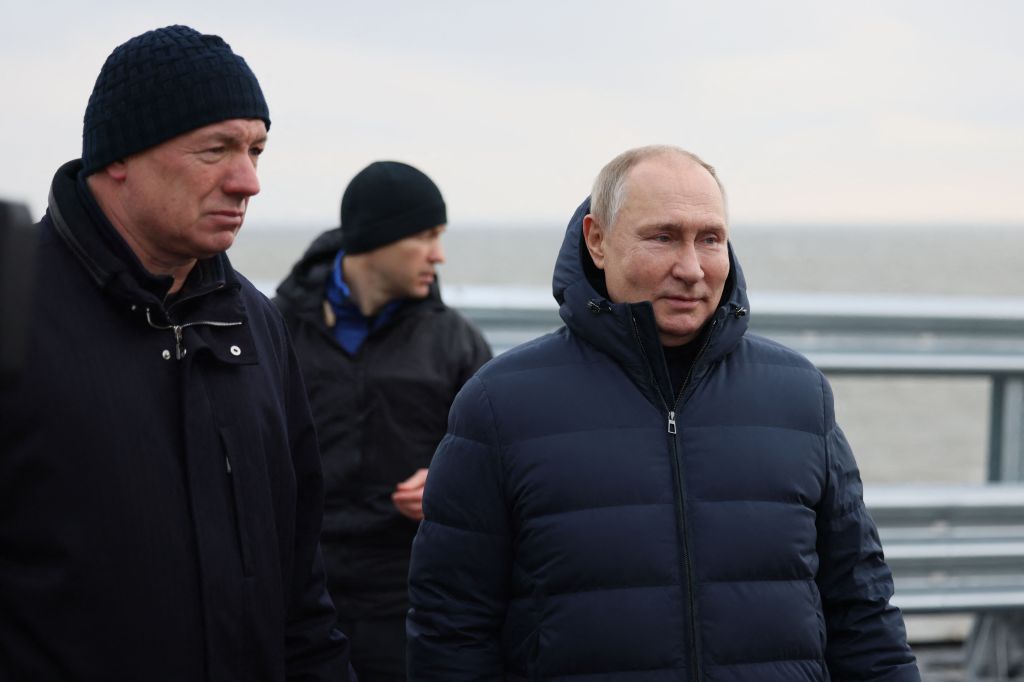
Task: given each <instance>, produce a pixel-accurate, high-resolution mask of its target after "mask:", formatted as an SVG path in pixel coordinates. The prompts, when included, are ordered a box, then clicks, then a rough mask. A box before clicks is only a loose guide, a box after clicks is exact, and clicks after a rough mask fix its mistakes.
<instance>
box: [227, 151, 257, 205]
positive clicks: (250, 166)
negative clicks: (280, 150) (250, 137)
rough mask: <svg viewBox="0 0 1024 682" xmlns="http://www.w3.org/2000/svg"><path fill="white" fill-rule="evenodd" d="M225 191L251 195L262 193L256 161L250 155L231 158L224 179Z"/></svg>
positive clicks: (243, 195) (236, 194)
mask: <svg viewBox="0 0 1024 682" xmlns="http://www.w3.org/2000/svg"><path fill="white" fill-rule="evenodd" d="M224 193H225V194H231V195H235V196H242V197H251V196H253V195H256V194H259V193H260V180H259V177H257V175H256V162H255V160H254V159H252V158H251V157H249V156H248V155H241V154H239V155H237V156H236V157H234V158H233V159H232V160H231V166H230V168H228V175H227V177H226V178H225V180H224Z"/></svg>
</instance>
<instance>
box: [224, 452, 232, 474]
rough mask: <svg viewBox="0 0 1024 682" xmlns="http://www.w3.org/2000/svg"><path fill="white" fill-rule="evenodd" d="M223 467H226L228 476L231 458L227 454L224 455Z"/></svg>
mask: <svg viewBox="0 0 1024 682" xmlns="http://www.w3.org/2000/svg"><path fill="white" fill-rule="evenodd" d="M224 468H225V469H227V472H228V476H230V475H231V459H230V458H229V457H228V456H227V455H224Z"/></svg>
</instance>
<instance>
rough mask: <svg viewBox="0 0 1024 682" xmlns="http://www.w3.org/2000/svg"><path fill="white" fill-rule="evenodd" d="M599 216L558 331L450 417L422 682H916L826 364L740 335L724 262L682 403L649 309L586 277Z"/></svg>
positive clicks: (743, 318) (576, 265) (738, 310)
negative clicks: (610, 296) (722, 284)
mask: <svg viewBox="0 0 1024 682" xmlns="http://www.w3.org/2000/svg"><path fill="white" fill-rule="evenodd" d="M588 210H589V202H584V204H583V205H582V206H581V207H580V208H579V209H578V210H577V212H576V214H575V215H574V216H573V219H572V221H571V222H570V225H569V229H568V231H567V234H566V238H565V242H564V244H563V246H562V250H561V253H560V254H559V257H558V262H557V264H556V268H555V277H554V293H555V298H556V299H557V300H558V302H559V304H560V306H561V316H562V319H563V320H564V321H565V327H564V328H562V329H560V330H558V331H556V332H554V333H552V334H549V335H547V336H544V337H541V338H539V339H536V340H535V341H532V342H530V343H527V344H525V345H523V346H520V347H518V348H517V349H513V350H511V351H509V352H507V353H505V354H504V355H502V356H500V357H499V358H497V359H496V360H494V361H492V362H491V363H489V364H488V365H485V366H484V368H483V369H482V370H481V371H480V372H479V373H478V374H477V375H476V376H475V377H474V378H473V379H472V380H470V382H469V383H467V384H466V386H465V388H464V389H463V390H462V392H461V393H460V394H459V396H458V398H457V399H456V402H455V404H454V406H453V407H452V410H451V415H450V419H449V427H448V434H447V435H446V436H445V438H444V440H443V441H442V443H441V445H440V447H439V448H438V451H437V454H436V455H435V457H434V460H433V465H432V467H431V473H430V478H429V480H428V484H427V490H426V500H425V504H424V509H425V513H426V519H425V521H424V522H423V523H422V524H421V526H420V529H419V532H418V534H417V537H416V540H415V543H414V546H413V559H412V568H411V573H410V598H411V602H412V606H413V608H412V610H411V611H410V615H409V621H408V630H409V638H410V639H409V666H410V668H409V669H410V679H411V680H443V681H444V682H456V681H458V680H510V681H518V680H571V681H572V682H590V681H595V682H596V681H598V680H599V681H600V682H615V681H619V680H629V681H630V682H661V681H668V680H709V681H710V680H714V681H721V682H736V681H739V680H751V681H757V682H776V681H777V682H783V681H785V682H796V681H800V680H830V679H831V680H900V681H903V680H915V681H916V680H919V674H918V672H917V668H916V665H915V662H914V658H913V656H912V655H911V653H910V651H909V649H908V647H907V644H906V634H905V631H904V627H903V621H902V617H901V615H900V613H899V611H898V610H897V609H896V608H895V607H893V606H891V605H890V604H889V597H890V596H891V595H892V589H893V588H892V578H891V575H890V572H889V569H888V567H887V566H886V564H885V562H884V560H883V558H882V551H881V547H880V545H879V541H878V535H877V532H876V529H875V526H874V524H873V522H872V521H871V518H870V517H869V516H868V514H867V512H866V511H865V509H864V504H863V501H862V499H861V483H860V476H859V473H858V471H857V466H856V463H855V462H854V459H853V455H852V453H851V452H850V448H849V446H848V444H847V442H846V439H845V438H844V436H843V433H842V431H841V430H840V429H839V427H838V426H837V425H836V423H835V418H834V414H833V405H832V394H831V391H830V389H829V386H828V383H827V382H826V381H825V379H824V377H823V376H822V375H821V373H820V372H819V371H818V370H817V369H815V368H814V367H813V366H812V365H811V364H810V363H809V362H808V361H807V360H806V359H804V358H803V357H802V356H800V355H799V354H797V353H795V352H793V351H791V350H788V349H787V348H784V347H782V346H780V345H778V344H776V343H773V342H771V341H768V340H766V339H764V338H759V337H757V336H754V335H753V334H747V333H746V328H747V320H748V319H749V318H748V316H747V314H746V310H747V299H746V292H745V284H744V280H743V275H742V272H741V271H740V269H739V266H738V264H737V262H736V260H735V257H733V258H732V274H731V276H730V284H729V285H728V286H727V289H726V291H727V294H726V295H725V296H724V298H723V303H722V305H721V306H720V307H719V309H718V311H717V312H716V314H715V315H714V317H713V318H712V320H711V322H710V323H709V324H710V329H709V333H708V334H707V335H706V336H705V341H704V345H703V347H702V348H701V350H700V353H699V355H698V357H697V359H696V360H695V362H694V366H693V369H692V370H691V373H690V376H689V378H688V379H687V381H686V383H685V385H684V386H683V388H682V391H681V393H680V395H679V397H678V399H677V398H676V396H674V395H673V392H672V389H671V384H670V382H669V377H668V371H667V369H666V366H665V362H664V360H663V354H662V352H661V346H660V343H659V340H658V334H657V328H656V326H655V321H654V315H653V310H652V308H651V306H650V304H649V303H640V304H612V303H610V302H608V301H607V300H606V299H604V298H603V297H601V296H600V295H599V294H598V293H597V292H596V291H595V289H594V287H593V286H592V284H591V283H590V282H589V281H588V279H587V277H586V276H585V274H584V266H583V258H584V257H586V258H589V256H584V255H583V254H584V253H585V251H583V247H582V246H581V240H580V234H581V224H582V218H583V216H584V215H585V214H586V212H587V211H588ZM673 418H674V419H673ZM671 421H674V422H675V423H674V424H670V422H671ZM673 431H674V432H673Z"/></svg>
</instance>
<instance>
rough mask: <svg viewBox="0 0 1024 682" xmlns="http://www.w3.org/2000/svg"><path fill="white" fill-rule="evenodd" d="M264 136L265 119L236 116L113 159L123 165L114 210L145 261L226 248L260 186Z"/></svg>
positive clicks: (118, 168) (171, 260)
mask: <svg viewBox="0 0 1024 682" xmlns="http://www.w3.org/2000/svg"><path fill="white" fill-rule="evenodd" d="M266 141H267V128H266V125H265V124H264V123H263V121H261V120H258V119H232V120H229V121H221V122H220V123H214V124H212V125H208V126H204V127H202V128H197V129H196V130H193V131H191V132H188V133H185V134H184V135H179V136H178V137H175V138H173V139H170V140H168V141H167V142H164V143H162V144H160V145H157V146H156V147H152V148H150V149H147V150H145V151H143V152H140V153H138V154H133V155H132V156H129V157H128V158H126V159H125V160H124V161H122V162H118V163H117V164H113V165H112V167H111V168H114V169H115V172H118V173H123V187H122V194H121V196H122V208H121V212H122V215H118V216H116V218H117V219H118V220H119V222H120V223H121V225H122V226H123V227H124V228H125V230H127V232H128V239H129V241H132V242H133V243H132V244H131V246H132V247H133V248H135V249H139V248H141V249H142V251H143V253H144V256H145V257H144V258H143V260H144V262H150V263H154V264H159V265H175V264H178V263H181V262H186V261H189V260H192V259H197V258H208V257H210V256H212V255H214V254H217V253H220V252H222V251H225V250H227V248H228V247H230V246H231V244H232V243H233V242H234V240H235V235H236V234H237V233H238V230H239V229H240V228H241V227H242V221H243V220H244V218H245V210H246V207H247V206H248V203H249V197H251V196H253V195H254V194H257V193H258V192H259V191H260V184H259V180H258V179H257V178H256V161H257V159H258V157H259V155H260V154H261V153H262V152H263V148H264V146H265V145H266Z"/></svg>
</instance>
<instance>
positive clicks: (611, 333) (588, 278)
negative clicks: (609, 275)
mask: <svg viewBox="0 0 1024 682" xmlns="http://www.w3.org/2000/svg"><path fill="white" fill-rule="evenodd" d="M589 212H590V197H587V198H586V199H584V201H583V203H582V204H580V206H579V207H578V208H577V209H576V212H575V213H573V215H572V218H570V219H569V225H568V227H567V228H566V230H565V238H564V239H563V240H562V247H561V249H560V250H559V252H558V258H557V259H556V261H555V271H554V277H553V278H552V293H553V295H554V297H555V300H556V301H557V302H558V305H559V310H558V312H559V315H560V316H561V318H562V320H563V321H564V322H565V324H566V326H567V327H568V328H569V329H570V330H572V332H573V333H575V334H577V335H579V336H581V337H583V338H584V339H586V340H587V341H589V342H590V343H592V344H593V345H595V346H597V347H598V348H599V349H600V350H602V351H603V352H605V353H607V354H608V355H610V356H612V357H613V358H614V359H615V360H616V361H618V362H619V364H621V365H622V366H623V367H624V368H625V369H626V371H627V372H628V373H629V374H630V375H631V376H634V377H635V378H636V379H637V383H638V384H641V385H642V384H649V380H648V377H649V376H650V374H649V372H650V371H653V372H654V373H655V375H656V376H658V374H659V368H660V367H663V365H664V363H663V361H662V360H658V361H654V362H652V361H649V360H648V358H660V357H661V356H662V355H663V354H662V352H661V342H660V339H659V336H658V331H657V325H656V323H655V319H654V308H653V306H652V305H651V304H650V303H649V302H647V301H644V302H641V303H613V302H611V301H610V300H609V299H608V296H607V292H606V291H605V290H604V274H603V273H602V272H601V271H600V270H598V269H597V267H596V266H595V265H594V262H593V261H592V260H591V258H590V253H589V252H588V251H587V247H586V244H585V242H584V240H583V218H584V216H586V215H587V214H588V213H589ZM749 309H750V304H749V301H748V300H747V291H746V280H745V279H744V277H743V270H742V269H741V268H740V264H739V261H738V260H737V258H736V254H735V251H734V250H733V247H732V243H731V242H730V243H729V278H728V280H727V281H726V285H725V291H724V292H723V294H722V300H721V302H720V303H719V305H718V308H717V310H716V311H715V313H714V314H713V315H712V317H711V319H710V320H709V321H708V323H707V324H708V325H710V329H709V331H708V334H707V338H706V340H705V344H706V347H705V348H704V349H703V351H702V352H701V355H700V357H699V358H698V360H697V362H698V365H699V366H695V374H696V373H698V372H699V371H701V369H702V368H706V367H707V366H708V365H709V364H710V363H712V362H714V361H716V360H719V359H721V358H722V357H724V356H725V355H726V354H728V353H729V352H730V351H732V349H733V348H735V346H736V344H738V343H739V341H740V339H741V338H742V337H743V335H744V334H745V333H746V330H747V326H748V323H749V319H750V316H749V314H748V311H749ZM638 341H639V344H638ZM649 368H650V369H649ZM661 373H664V374H666V376H665V377H664V378H663V379H662V380H659V383H662V384H663V390H665V389H664V384H665V382H667V370H666V371H665V372H661ZM667 395H669V396H671V389H668V394H667Z"/></svg>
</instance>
